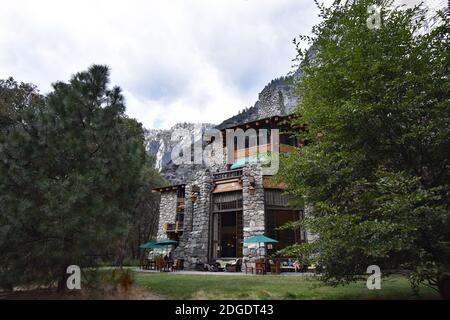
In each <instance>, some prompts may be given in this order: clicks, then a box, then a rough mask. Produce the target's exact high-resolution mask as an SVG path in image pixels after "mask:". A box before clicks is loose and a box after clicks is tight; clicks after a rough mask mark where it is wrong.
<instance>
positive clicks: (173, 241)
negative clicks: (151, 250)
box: [155, 239, 178, 247]
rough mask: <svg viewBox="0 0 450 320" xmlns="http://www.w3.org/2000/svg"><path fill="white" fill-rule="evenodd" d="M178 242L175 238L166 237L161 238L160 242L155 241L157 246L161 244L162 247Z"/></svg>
mask: <svg viewBox="0 0 450 320" xmlns="http://www.w3.org/2000/svg"><path fill="white" fill-rule="evenodd" d="M177 243H178V242H177V241H175V240H170V239H164V240H160V241H158V242H156V243H155V245H156V246H160V247H164V246H171V245H174V244H177Z"/></svg>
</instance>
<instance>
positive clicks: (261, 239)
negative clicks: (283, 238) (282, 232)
mask: <svg viewBox="0 0 450 320" xmlns="http://www.w3.org/2000/svg"><path fill="white" fill-rule="evenodd" d="M244 243H245V244H249V243H278V241H277V240H275V239H272V238H269V237H266V236H265V235H263V234H258V235H256V236H254V237H251V238H248V239H247V240H244Z"/></svg>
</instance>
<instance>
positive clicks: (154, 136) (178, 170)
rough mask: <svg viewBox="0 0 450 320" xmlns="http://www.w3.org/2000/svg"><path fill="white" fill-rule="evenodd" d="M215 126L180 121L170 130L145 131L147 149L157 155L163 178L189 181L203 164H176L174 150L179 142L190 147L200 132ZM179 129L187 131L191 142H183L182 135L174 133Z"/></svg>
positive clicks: (175, 181)
mask: <svg viewBox="0 0 450 320" xmlns="http://www.w3.org/2000/svg"><path fill="white" fill-rule="evenodd" d="M214 126H215V125H213V124H208V123H200V124H194V123H178V124H176V125H175V126H173V127H172V128H170V129H168V130H155V129H152V130H146V131H145V140H146V149H147V151H148V152H149V153H150V154H151V155H153V156H154V157H155V167H156V169H158V170H159V171H160V172H161V175H162V176H163V178H165V179H166V180H167V181H168V182H170V183H171V184H180V183H184V182H186V181H188V180H189V179H190V177H191V176H192V175H193V174H194V173H195V172H196V171H198V170H199V169H201V168H203V167H202V165H190V164H187V165H186V164H181V165H176V164H175V163H173V161H172V151H173V150H174V148H175V146H177V145H179V144H182V145H183V148H186V147H190V145H191V144H192V143H193V142H194V141H197V137H198V136H199V134H200V133H202V132H205V130H207V129H210V128H213V127H214ZM177 131H183V132H185V133H186V136H188V141H190V142H187V141H186V142H183V141H182V138H181V137H179V136H178V137H177V136H176V135H175V134H174V133H176V132H177ZM189 138H190V139H189ZM191 142H192V143H191Z"/></svg>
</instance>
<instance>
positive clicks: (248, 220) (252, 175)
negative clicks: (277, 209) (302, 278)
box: [242, 163, 265, 258]
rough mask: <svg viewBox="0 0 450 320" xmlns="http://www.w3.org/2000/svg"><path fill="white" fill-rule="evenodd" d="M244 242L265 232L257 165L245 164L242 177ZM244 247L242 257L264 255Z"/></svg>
mask: <svg viewBox="0 0 450 320" xmlns="http://www.w3.org/2000/svg"><path fill="white" fill-rule="evenodd" d="M242 196H243V208H242V209H243V213H244V215H243V222H244V240H245V239H248V238H251V237H253V236H255V235H258V234H264V231H265V208H264V186H263V177H262V175H261V166H260V165H259V164H257V163H253V164H247V165H246V166H245V167H244V169H243V176H242ZM256 250H257V248H250V247H248V246H244V249H243V255H244V257H248V258H252V257H255V256H257V255H258V254H259V255H264V254H265V253H264V249H259V250H258V251H259V252H256Z"/></svg>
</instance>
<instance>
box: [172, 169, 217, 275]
mask: <svg viewBox="0 0 450 320" xmlns="http://www.w3.org/2000/svg"><path fill="white" fill-rule="evenodd" d="M212 188H213V183H212V175H211V173H210V172H209V170H204V171H199V172H198V173H197V174H196V175H195V176H194V178H193V180H192V181H191V182H190V183H189V184H188V185H186V189H185V192H186V193H185V199H186V200H185V201H186V202H185V211H184V232H183V235H182V236H181V238H180V243H179V246H178V247H177V249H176V250H175V253H174V255H175V257H176V258H183V259H184V260H185V267H187V268H192V267H193V266H194V265H195V263H196V262H197V261H201V262H203V263H207V262H208V261H207V260H208V248H209V231H210V230H209V228H210V206H211V203H210V201H211V191H212ZM195 189H198V191H199V192H198V195H197V198H196V199H195V202H194V201H193V199H192V197H191V195H192V192H194V190H195Z"/></svg>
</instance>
